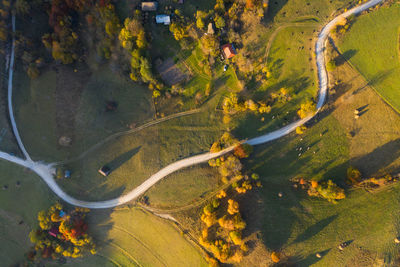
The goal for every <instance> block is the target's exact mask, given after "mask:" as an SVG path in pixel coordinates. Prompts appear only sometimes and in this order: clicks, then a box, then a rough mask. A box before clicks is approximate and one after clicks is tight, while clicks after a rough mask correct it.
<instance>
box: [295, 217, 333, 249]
mask: <svg viewBox="0 0 400 267" xmlns="http://www.w3.org/2000/svg"><path fill="white" fill-rule="evenodd" d="M337 217H338V216H337V215H332V216H330V217H328V218H325V219H323V220H321V221H319V222H317V223H315V224H314V225H312V226H310V227H308V228H307V229H306V230H305V231H304V232H303V233H302V234H301V235H299V236H298V237H297V238H296V240H294V241H293V243H300V242H303V241H306V240H308V239H310V238H311V237H313V236H314V235H316V234H318V233H319V232H321V231H322V230H323V229H324V228H325V227H326V226H328V225H329V224H330V223H331V222H333V221H334V220H335V219H336V218H337Z"/></svg>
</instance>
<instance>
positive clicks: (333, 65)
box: [326, 59, 336, 71]
mask: <svg viewBox="0 0 400 267" xmlns="http://www.w3.org/2000/svg"><path fill="white" fill-rule="evenodd" d="M326 69H327V70H328V71H333V70H334V69H336V61H335V60H334V59H332V60H330V61H329V62H328V63H327V64H326Z"/></svg>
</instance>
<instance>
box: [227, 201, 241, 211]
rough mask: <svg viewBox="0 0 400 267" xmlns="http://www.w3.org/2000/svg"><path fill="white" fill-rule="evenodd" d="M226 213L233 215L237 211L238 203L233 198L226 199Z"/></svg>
mask: <svg viewBox="0 0 400 267" xmlns="http://www.w3.org/2000/svg"><path fill="white" fill-rule="evenodd" d="M227 211H228V213H229V214H231V215H234V214H236V213H238V212H239V203H238V202H237V201H235V200H233V199H229V200H228V209H227Z"/></svg>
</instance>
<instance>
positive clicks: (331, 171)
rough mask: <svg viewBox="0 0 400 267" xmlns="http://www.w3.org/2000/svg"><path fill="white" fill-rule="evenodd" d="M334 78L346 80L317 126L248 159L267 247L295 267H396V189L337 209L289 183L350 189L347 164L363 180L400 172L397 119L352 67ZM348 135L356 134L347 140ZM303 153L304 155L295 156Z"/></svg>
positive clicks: (362, 195) (351, 199) (356, 193)
mask: <svg viewBox="0 0 400 267" xmlns="http://www.w3.org/2000/svg"><path fill="white" fill-rule="evenodd" d="M333 77H334V78H333V79H332V81H331V82H332V83H333V84H334V83H335V81H337V80H341V83H339V84H340V86H339V87H338V88H336V94H334V95H333V94H332V95H331V96H330V100H331V101H330V102H329V103H328V107H329V108H327V110H326V111H324V112H323V113H322V114H320V119H319V121H318V122H317V123H315V124H314V125H313V126H312V127H310V128H309V129H308V130H307V131H306V132H305V134H304V135H303V136H296V135H295V134H291V135H289V136H287V137H284V138H282V139H279V140H277V141H275V142H274V143H272V144H269V145H268V144H267V145H263V146H259V147H256V148H255V152H254V154H253V155H252V156H251V158H250V159H249V160H248V163H247V166H249V167H250V169H251V171H255V172H258V173H259V174H260V176H261V179H262V181H263V189H262V194H261V195H262V198H263V200H264V203H263V205H264V210H263V211H262V217H263V218H262V220H261V223H262V226H261V229H260V230H261V231H262V233H263V240H264V243H265V245H266V246H267V247H268V248H269V249H272V250H282V252H283V253H284V254H285V256H286V257H287V258H288V259H289V260H290V261H291V262H295V263H296V264H298V266H348V265H354V266H373V265H374V264H378V265H379V264H383V263H385V265H386V266H395V260H396V259H397V257H398V252H399V251H398V249H397V248H396V246H395V244H394V241H393V240H394V238H395V237H396V236H397V235H398V231H399V228H398V226H399V224H398V218H397V216H396V215H394V214H396V212H397V209H398V208H397V207H398V205H399V199H400V198H399V197H400V195H399V193H398V188H399V187H400V185H399V184H395V185H394V186H388V187H386V188H384V189H382V190H380V191H377V192H374V193H368V192H366V191H364V190H361V189H353V190H347V193H346V194H347V197H346V199H344V200H342V201H339V203H338V204H336V205H334V204H330V203H329V202H327V201H325V200H322V199H318V198H312V197H309V196H307V194H306V192H304V191H302V190H301V189H294V188H293V187H292V185H291V183H290V181H289V180H290V179H291V178H293V177H303V178H305V179H316V180H327V179H332V180H334V181H335V182H336V183H338V184H339V185H341V186H342V187H347V185H346V183H345V182H344V180H345V177H346V169H347V167H348V166H350V165H353V166H355V167H356V168H359V169H360V170H361V171H362V173H363V175H364V177H374V176H375V175H382V174H385V173H386V172H390V173H397V172H398V170H399V167H400V154H399V151H400V144H399V141H398V140H399V134H398V133H399V130H398V129H399V128H398V127H399V126H398V125H399V123H400V117H399V116H398V114H396V113H395V112H394V111H393V110H392V109H390V108H389V107H388V106H387V105H386V104H385V103H384V101H383V100H381V99H380V98H379V96H378V95H377V94H376V93H375V92H374V90H373V89H371V88H370V87H368V86H367V85H366V84H365V82H364V80H363V79H362V77H361V76H360V75H357V73H355V72H354V71H353V70H352V69H351V68H350V66H349V65H347V64H344V65H341V66H339V67H338V68H337V69H336V70H335V71H334V72H333ZM366 103H368V106H367V107H366V108H365V109H366V111H365V113H364V114H362V115H361V117H360V118H359V119H358V120H355V119H354V110H355V109H356V108H360V107H362V106H365V104H366ZM371 122H373V123H371ZM350 132H354V133H355V135H354V136H353V137H350V136H349V133H350ZM377 133H378V134H377ZM321 134H322V135H321ZM300 147H301V148H302V151H301V153H302V154H301V156H299V153H300V151H298V150H296V148H297V149H298V148H300ZM307 147H310V149H309V150H307ZM304 151H306V152H304ZM314 151H315V154H314ZM279 192H283V198H279V197H278V193H279ZM344 241H352V243H351V245H350V246H349V247H348V248H346V249H345V250H344V252H339V250H338V249H337V246H338V245H339V244H340V243H342V242H344ZM317 252H318V253H321V254H322V255H323V258H322V259H321V260H318V259H317V258H316V257H315V254H316V253H317Z"/></svg>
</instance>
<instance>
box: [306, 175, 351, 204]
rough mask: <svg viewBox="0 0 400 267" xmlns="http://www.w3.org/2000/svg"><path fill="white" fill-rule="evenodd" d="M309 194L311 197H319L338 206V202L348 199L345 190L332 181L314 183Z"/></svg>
mask: <svg viewBox="0 0 400 267" xmlns="http://www.w3.org/2000/svg"><path fill="white" fill-rule="evenodd" d="M310 185H311V186H310V187H309V189H308V191H307V193H308V195H309V196H318V197H322V198H324V199H326V200H328V201H329V202H331V203H334V204H336V203H337V200H340V199H344V198H346V194H345V192H344V189H343V188H341V187H339V186H337V185H336V184H335V183H334V182H333V181H332V180H328V181H324V182H317V181H312V183H311V184H310Z"/></svg>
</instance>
